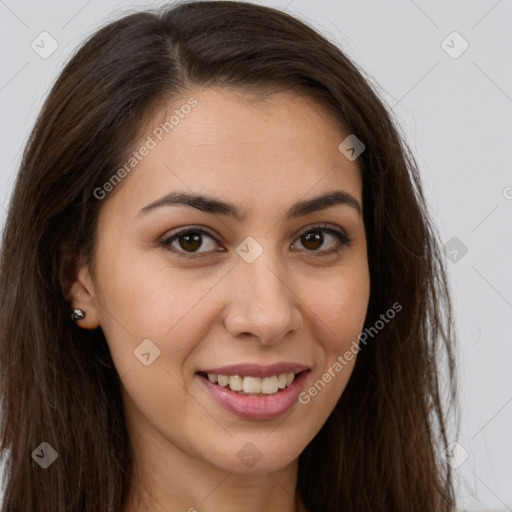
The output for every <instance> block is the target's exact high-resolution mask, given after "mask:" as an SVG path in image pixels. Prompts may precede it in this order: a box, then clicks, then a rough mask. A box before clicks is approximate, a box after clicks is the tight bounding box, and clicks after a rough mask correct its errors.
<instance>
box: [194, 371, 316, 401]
mask: <svg viewBox="0 0 512 512" xmlns="http://www.w3.org/2000/svg"><path fill="white" fill-rule="evenodd" d="M305 371H307V370H304V371H302V372H299V373H294V372H288V373H280V374H279V375H271V376H269V377H255V376H241V375H222V374H217V373H207V372H198V375H199V376H201V377H203V378H206V379H208V380H209V381H210V382H211V383H212V384H214V385H216V386H219V387H221V388H225V389H227V390H230V391H233V392H234V393H236V394H237V395H242V396H269V395H275V394H277V393H282V392H283V391H284V390H285V389H287V388H288V387H289V386H291V384H292V383H293V382H294V381H295V379H296V377H297V376H298V375H300V374H302V373H304V372H305Z"/></svg>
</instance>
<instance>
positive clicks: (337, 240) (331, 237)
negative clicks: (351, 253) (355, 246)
mask: <svg viewBox="0 0 512 512" xmlns="http://www.w3.org/2000/svg"><path fill="white" fill-rule="evenodd" d="M298 240H300V243H301V244H302V245H303V247H304V248H305V249H306V252H317V253H318V254H319V255H326V254H331V253H335V252H338V251H339V249H340V247H343V246H349V245H350V243H351V242H352V240H351V239H350V238H349V237H348V236H347V235H345V233H343V232H341V231H338V230H336V229H332V228H329V227H325V226H323V227H322V226H319V227H317V228H313V229H309V230H308V231H305V232H304V233H302V235H301V236H300V237H299V239H298ZM324 244H327V248H325V247H324V249H323V250H319V249H321V247H322V246H323V245H324Z"/></svg>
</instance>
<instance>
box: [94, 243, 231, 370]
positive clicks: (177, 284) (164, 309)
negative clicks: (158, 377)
mask: <svg viewBox="0 0 512 512" xmlns="http://www.w3.org/2000/svg"><path fill="white" fill-rule="evenodd" d="M98 261H101V262H104V264H101V265H98V269H101V270H99V272H98V276H97V278H98V279H97V282H98V287H97V296H98V301H99V306H98V309H99V313H100V323H101V326H102V329H103V331H104V333H105V336H106V338H107V340H108V341H109V346H110V349H111V352H112V356H113V358H114V361H115V362H116V365H117V366H118V368H119V373H120V374H122V372H123V371H124V372H126V371H128V369H130V368H131V367H133V365H134V364H137V360H136V359H135V358H134V350H136V349H137V347H138V346H139V345H140V344H141V342H143V340H147V339H149V340H151V342H152V343H154V345H155V346H156V347H157V348H156V349H154V350H155V352H156V353H158V351H160V355H161V356H164V357H161V358H160V360H163V359H165V360H166V366H169V365H172V366H178V365H180V364H181V362H182V361H183V360H184V359H185V358H186V357H187V355H188V354H189V353H190V351H191V350H192V349H193V346H194V344H195V343H196V341H195V340H200V339H201V338H202V337H204V336H205V334H206V332H207V326H208V322H209V321H211V318H210V316H211V312H209V311H208V309H209V308H208V304H209V303H210V301H211V297H212V296H213V295H214V294H210V295H209V292H210V291H211V290H212V288H213V287H214V285H215V282H216V281H218V279H219V276H221V274H218V275H217V273H213V272H210V274H209V275H208V276H207V277H206V278H204V277H197V278H194V279H192V277H191V276H192V274H191V271H190V270H189V271H186V270H181V271H179V270H176V269H171V268H170V266H166V264H165V258H162V255H161V254H158V251H154V254H152V255H149V256H148V255H147V254H146V255H143V254H142V253H139V252H138V251H134V250H133V248H132V249H131V251H128V250H126V251H122V250H120V248H119V246H116V247H113V246H112V247H110V246H109V245H108V244H105V246H104V247H103V248H101V249H100V250H99V251H98ZM210 309H211V307H210ZM149 346H151V345H149ZM171 356H172V357H171ZM134 361H135V363H134Z"/></svg>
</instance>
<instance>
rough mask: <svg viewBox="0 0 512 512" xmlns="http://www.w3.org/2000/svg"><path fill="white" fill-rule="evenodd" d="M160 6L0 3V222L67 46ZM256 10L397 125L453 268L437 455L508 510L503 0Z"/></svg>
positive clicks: (300, 3)
mask: <svg viewBox="0 0 512 512" xmlns="http://www.w3.org/2000/svg"><path fill="white" fill-rule="evenodd" d="M161 3H163V2H146V3H138V4H135V3H131V2H129V1H121V0H118V1H113V0H89V1H86V0H72V1H68V2H66V3H64V2H57V1H46V2H44V3H42V2H36V1H34V0H22V1H17V0H5V1H3V0H0V45H1V48H2V53H1V59H2V62H1V64H2V65H1V75H0V112H1V120H2V122H1V128H0V129H1V132H0V225H1V226H3V224H4V220H5V209H6V207H7V204H8V199H9V195H10V192H11V190H12V184H13V181H14V178H15V173H16V169H17V166H18V164H19V161H20V157H21V152H22V150H23V147H24V144H25V142H26V139H27V136H28V133H29V130H30V129H31V127H32V125H33V123H34V120H35V116H36V114H37V112H38V110H39V108H40V106H41V104H42V101H43V99H44V97H45V96H46V94H47V93H48V90H49V88H50V87H51V85H52V83H53V81H54V80H55V78H56V77H57V75H58V72H59V71H60V69H61V67H62V65H63V63H64V62H65V61H66V60H67V59H68V57H69V56H70V54H71V52H72V50H73V49H74V48H76V46H77V45H79V44H80V42H81V41H82V40H83V39H84V37H86V36H87V35H89V34H90V33H91V32H93V31H94V30H96V29H97V28H99V27H100V26H102V25H103V24H104V23H106V22H108V21H111V20H113V19H115V18H117V17H118V16H120V15H121V14H123V13H125V12H127V11H129V10H138V9H140V8H142V7H145V6H156V5H159V4H161ZM257 3H266V5H271V6H274V7H279V8H286V9H287V10H288V11H289V12H290V13H292V14H294V15H296V16H299V17H301V18H302V19H304V20H306V21H308V22H310V23H311V24H312V25H313V26H315V27H316V28H317V29H319V30H320V31H321V32H322V33H323V34H325V35H326V36H328V37H329V38H331V39H332V40H334V41H335V42H336V43H337V44H339V45H341V46H342V48H343V49H344V51H345V52H346V53H347V54H348V55H349V56H350V57H351V58H352V59H353V60H354V61H355V62H356V63H358V64H359V66H360V67H362V68H363V69H364V70H365V72H366V73H367V75H368V76H369V78H370V79H371V81H372V83H374V85H375V86H376V87H377V88H378V91H379V92H380V94H381V96H382V98H383V99H384V101H385V102H386V104H387V105H388V107H389V108H390V109H392V111H393V113H394V114H395V115H396V117H397V118H398V120H399V122H400V124H401V126H402V128H403V131H404V134H405V137H406V139H407V141H408V143H409V144H410V145H411V147H412V149H413V151H414V152H415V155H416V157H417V160H418V163H419V165H420V168H421V173H422V177H423V181H424V186H425V190H426V194H427V199H428V202H429V204H430V207H431V211H432V214H433V217H434V220H435V221H436V223H437V225H438V228H439V231H440V233H441V239H442V241H443V243H448V250H447V257H449V258H451V260H453V261H449V270H450V280H451V285H452V290H453V296H454V301H455V309H456V323H457V330H458V335H459V340H460V346H459V348H458V359H459V364H460V368H461V370H460V390H461V400H462V413H463V416H462V432H461V436H460V437H459V439H458V440H457V441H458V445H455V448H454V450H453V454H452V455H453V456H452V458H451V459H450V460H451V461H452V464H453V465H454V467H456V469H455V474H456V477H457V481H458V487H459V491H458V495H459V500H460V509H461V510H471V511H482V510H496V511H498V510H500V511H501V510H503V511H504V510H512V486H511V485H510V484H511V482H512V468H511V465H512V464H511V462H510V461H511V460H512V440H511V436H510V433H511V428H510V427H511V425H512V386H511V381H512V378H511V372H510V368H509V367H510V365H511V363H512V343H511V341H512V340H511V336H510V332H511V327H512V272H510V268H511V267H510V262H511V255H512V237H511V235H512V172H511V167H510V148H511V146H512V139H511V134H512V121H511V115H510V114H511V111H512V72H511V62H512V60H511V56H512V55H511V54H512V30H511V28H512V2H511V0H499V1H496V0H485V1H484V0H482V1H450V2H441V1H431V2H427V1H426V0H417V1H413V0H392V1H388V2H379V1H378V0H371V1H370V0H367V1H359V2H354V1H350V2H349V1H347V0H341V1H339V0H337V1H335V0H318V1H315V2H311V1H309V2H308V1H307V0H292V1H289V0H273V1H269V2H257ZM44 31H46V32H48V33H49V34H50V35H51V37H52V38H53V39H55V41H56V42H57V44H58V48H57V49H56V50H55V51H54V53H52V54H51V55H50V56H48V57H47V58H42V57H41V56H40V54H38V53H36V51H34V50H33V49H32V47H31V44H32V42H33V41H34V43H33V44H34V45H36V44H38V45H39V52H43V51H49V50H50V49H51V44H50V43H51V41H50V39H48V36H40V34H41V33H42V32H44ZM454 31H456V32H458V33H459V34H460V36H457V35H453V34H452V33H453V32H454ZM42 38H46V39H44V41H43V42H41V39H42ZM443 41H445V42H444V43H443ZM466 44H468V45H469V46H468V48H467V49H466V50H465V51H464V52H463V53H461V52H462V50H463V49H464V47H465V45H466ZM43 45H44V48H43ZM450 54H451V55H450ZM466 249H467V252H466V253H464V251H465V250H466Z"/></svg>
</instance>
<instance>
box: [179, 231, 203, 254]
mask: <svg viewBox="0 0 512 512" xmlns="http://www.w3.org/2000/svg"><path fill="white" fill-rule="evenodd" d="M183 240H185V243H182V241H183ZM180 246H181V248H182V249H185V250H191V251H194V250H197V249H199V247H201V234H200V233H193V234H190V233H187V234H186V235H182V236H181V237H180Z"/></svg>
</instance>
